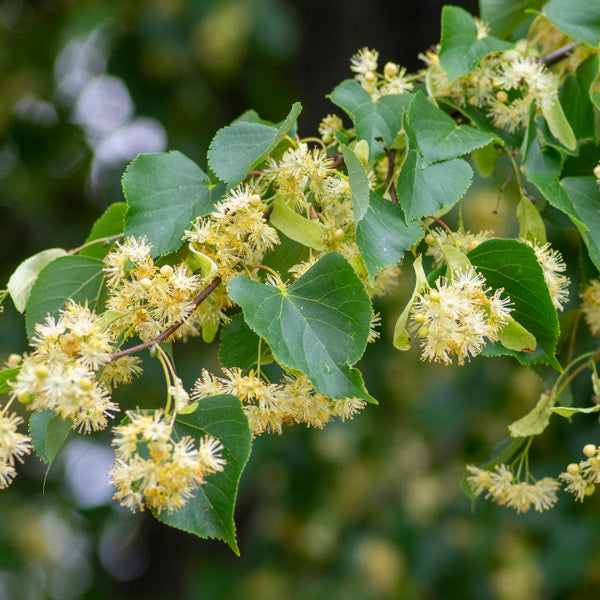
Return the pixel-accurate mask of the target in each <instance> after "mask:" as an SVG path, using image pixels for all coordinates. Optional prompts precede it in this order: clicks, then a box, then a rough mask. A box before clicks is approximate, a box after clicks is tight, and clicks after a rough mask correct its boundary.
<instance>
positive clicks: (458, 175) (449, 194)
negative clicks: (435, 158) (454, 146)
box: [396, 150, 473, 221]
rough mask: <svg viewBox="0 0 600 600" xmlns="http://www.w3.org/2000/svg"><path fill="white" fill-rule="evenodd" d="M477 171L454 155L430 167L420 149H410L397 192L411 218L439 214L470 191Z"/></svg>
mask: <svg viewBox="0 0 600 600" xmlns="http://www.w3.org/2000/svg"><path fill="white" fill-rule="evenodd" d="M472 179H473V170H472V169H471V167H470V166H469V164H468V163H467V162H465V161H464V160H462V159H460V158H454V159H452V160H447V161H444V162H439V163H435V164H433V165H430V166H428V167H425V166H424V165H423V159H422V158H421V155H420V154H419V152H417V151H416V150H409V151H408V153H407V155H406V159H405V161H404V164H403V165H402V170H401V171H400V175H399V177H398V183H397V185H396V193H397V196H398V202H399V203H400V206H402V209H403V210H404V213H405V215H406V219H407V221H414V220H415V219H420V218H421V217H426V216H429V215H434V214H436V213H437V212H438V211H439V210H441V209H442V208H444V207H446V206H453V205H454V204H456V203H457V202H458V201H459V200H460V199H461V198H462V197H463V196H464V195H465V194H466V192H467V190H468V189H469V186H470V185H471V181H472Z"/></svg>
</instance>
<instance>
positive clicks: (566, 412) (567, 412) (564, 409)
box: [552, 404, 600, 419]
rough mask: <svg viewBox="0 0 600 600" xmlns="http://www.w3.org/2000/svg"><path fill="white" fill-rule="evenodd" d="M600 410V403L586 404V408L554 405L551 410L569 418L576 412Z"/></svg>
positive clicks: (586, 412) (585, 412)
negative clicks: (594, 404)
mask: <svg viewBox="0 0 600 600" xmlns="http://www.w3.org/2000/svg"><path fill="white" fill-rule="evenodd" d="M598 411H600V405H599V404H596V406H588V407H587V408H576V407H575V406H554V407H552V412H554V413H556V414H557V415H560V416H561V417H565V418H567V419H568V418H569V417H572V416H573V415H575V414H577V413H581V414H590V413H595V412H598Z"/></svg>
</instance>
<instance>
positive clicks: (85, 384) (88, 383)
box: [79, 377, 94, 392]
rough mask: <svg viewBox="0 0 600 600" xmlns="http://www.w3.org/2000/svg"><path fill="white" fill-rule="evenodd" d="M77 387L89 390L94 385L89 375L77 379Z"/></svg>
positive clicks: (85, 390)
mask: <svg viewBox="0 0 600 600" xmlns="http://www.w3.org/2000/svg"><path fill="white" fill-rule="evenodd" d="M79 387H80V388H81V389H82V390H83V391H84V392H89V391H90V390H91V389H92V388H93V387H94V384H93V383H92V380H91V379H90V378H89V377H82V378H81V379H80V380H79Z"/></svg>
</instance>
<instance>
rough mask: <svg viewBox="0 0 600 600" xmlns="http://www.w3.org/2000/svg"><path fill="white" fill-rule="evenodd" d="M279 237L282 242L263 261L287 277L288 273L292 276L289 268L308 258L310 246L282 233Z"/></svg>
mask: <svg viewBox="0 0 600 600" xmlns="http://www.w3.org/2000/svg"><path fill="white" fill-rule="evenodd" d="M279 239H280V241H281V243H280V244H279V246H276V247H275V250H273V252H269V254H267V255H266V256H265V258H264V259H263V261H262V264H263V265H265V266H266V267H270V268H271V269H273V270H274V271H277V272H278V273H280V274H281V276H282V277H283V278H284V279H285V276H286V274H288V275H289V277H288V278H291V276H292V275H291V273H289V270H290V269H291V268H292V267H293V266H294V265H297V264H299V263H301V262H304V261H305V260H306V259H308V256H309V248H308V247H307V246H305V245H304V244H300V243H299V242H295V241H294V240H291V239H290V238H289V237H287V236H286V235H284V234H282V233H280V234H279Z"/></svg>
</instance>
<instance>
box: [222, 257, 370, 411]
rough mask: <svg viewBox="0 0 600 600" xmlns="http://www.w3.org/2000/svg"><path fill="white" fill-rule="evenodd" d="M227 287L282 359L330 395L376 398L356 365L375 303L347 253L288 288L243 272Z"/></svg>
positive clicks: (321, 262) (322, 263)
mask: <svg viewBox="0 0 600 600" xmlns="http://www.w3.org/2000/svg"><path fill="white" fill-rule="evenodd" d="M228 289H229V295H230V297H231V299H232V300H233V301H234V302H236V303H237V304H239V305H240V306H241V307H242V310H243V311H244V317H245V319H246V322H247V323H248V325H249V326H250V327H251V328H252V329H253V330H254V331H255V332H256V333H257V334H258V335H260V336H261V337H263V338H265V339H266V340H267V341H268V342H269V345H270V346H271V350H272V352H273V355H274V356H275V358H276V359H277V361H278V362H280V363H281V364H282V365H284V366H285V367H288V368H291V369H295V370H298V371H302V372H303V373H304V374H305V375H306V376H307V377H308V378H309V379H310V380H311V381H312V383H313V384H314V386H315V388H316V389H317V391H319V392H320V393H322V394H324V395H326V396H328V397H330V398H347V397H359V398H364V399H365V400H368V401H372V400H373V399H372V398H371V397H370V396H369V395H368V394H367V392H366V391H365V389H364V385H363V382H362V377H361V375H360V373H359V372H358V371H357V370H356V369H353V368H351V366H352V365H353V364H354V363H355V362H356V361H357V360H358V359H359V358H360V357H361V356H362V354H363V352H364V350H365V346H366V342H367V337H368V335H369V327H370V324H371V317H372V308H371V302H370V300H369V297H368V295H367V293H366V292H365V289H364V286H363V284H362V283H361V281H360V279H359V278H358V277H357V275H356V274H355V272H354V270H353V269H352V267H351V266H350V265H349V264H348V262H347V261H346V260H345V259H344V258H343V257H342V256H340V255H339V254H336V253H331V254H327V255H325V256H324V257H323V258H321V260H319V262H317V263H316V264H315V265H314V266H313V267H312V268H310V269H309V270H308V271H307V272H306V273H305V274H304V275H303V276H302V277H301V278H300V279H298V280H297V281H296V282H295V283H293V284H292V285H291V286H290V287H288V288H287V289H286V290H284V291H282V290H280V289H279V288H277V287H274V286H272V285H266V284H263V283H258V282H256V281H251V280H250V279H248V278H246V277H243V276H238V277H236V278H235V279H233V280H232V281H231V283H230V284H229V288H228Z"/></svg>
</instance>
